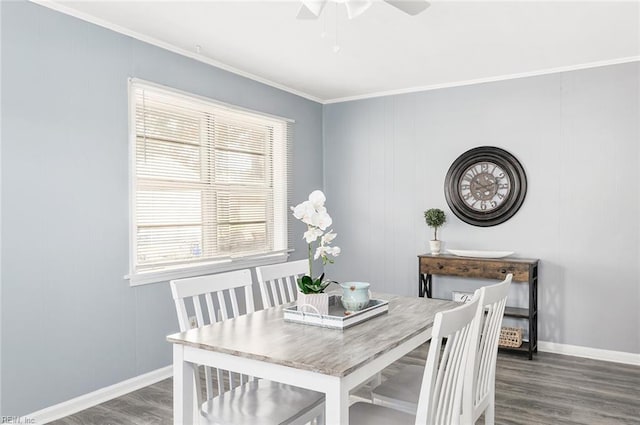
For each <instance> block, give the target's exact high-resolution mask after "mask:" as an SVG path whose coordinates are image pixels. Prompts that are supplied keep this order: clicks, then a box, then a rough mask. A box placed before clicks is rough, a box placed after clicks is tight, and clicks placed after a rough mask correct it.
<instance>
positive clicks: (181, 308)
mask: <svg viewBox="0 0 640 425" xmlns="http://www.w3.org/2000/svg"><path fill="white" fill-rule="evenodd" d="M170 286H171V292H172V295H173V298H174V301H175V305H176V311H177V313H178V323H179V325H180V331H182V332H184V331H187V330H189V329H190V327H191V326H190V323H189V315H190V314H195V317H196V320H197V324H198V326H205V325H208V324H210V323H216V322H218V321H220V320H227V319H230V318H232V317H238V316H240V314H241V313H242V311H241V310H240V304H241V303H240V302H239V300H238V294H237V289H239V288H241V289H242V290H243V292H242V296H243V298H244V299H243V301H244V306H245V312H247V313H252V312H253V311H254V303H253V291H252V289H251V286H252V280H251V272H250V271H249V270H240V271H235V272H229V273H220V274H216V275H208V276H199V277H193V278H187V279H178V280H172V281H171V282H170ZM186 301H189V302H190V308H189V306H188V305H187V302H186ZM190 311H191V313H190ZM213 369H215V368H210V367H205V368H204V370H205V381H206V392H207V399H211V398H213V397H215V396H216V395H220V394H223V393H224V392H226V391H228V390H230V389H232V388H234V387H236V386H237V385H240V384H241V383H243V382H246V380H247V379H248V378H244V379H243V378H242V377H238V375H237V374H235V375H234V374H232V373H231V372H228V373H227V371H222V370H220V369H216V370H215V372H214V370H213ZM194 373H195V374H196V379H197V381H196V382H199V372H198V367H197V366H195V367H194ZM214 376H215V378H216V379H215V380H216V381H217V385H214ZM225 381H226V383H228V386H227V385H225ZM215 387H217V393H215V392H214V388H215ZM197 396H198V401H199V402H202V395H201V394H197Z"/></svg>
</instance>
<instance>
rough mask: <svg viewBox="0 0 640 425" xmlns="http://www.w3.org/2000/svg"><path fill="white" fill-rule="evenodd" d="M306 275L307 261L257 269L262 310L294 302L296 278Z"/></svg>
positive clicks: (307, 270) (296, 290) (295, 297)
mask: <svg viewBox="0 0 640 425" xmlns="http://www.w3.org/2000/svg"><path fill="white" fill-rule="evenodd" d="M308 273H309V262H308V261H307V260H299V261H291V262H289V263H280V264H273V265H270V266H262V267H257V268H256V275H257V277H258V283H259V285H260V295H261V297H262V305H263V308H269V307H275V306H278V305H281V304H285V303H289V302H292V301H295V300H296V299H297V295H298V289H297V282H296V281H297V278H298V277H299V276H302V275H304V274H308Z"/></svg>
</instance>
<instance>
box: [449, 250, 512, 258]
mask: <svg viewBox="0 0 640 425" xmlns="http://www.w3.org/2000/svg"><path fill="white" fill-rule="evenodd" d="M447 252H448V253H450V254H453V255H457V256H458V257H471V258H504V257H508V256H509V255H513V254H514V252H513V251H471V250H468V249H447Z"/></svg>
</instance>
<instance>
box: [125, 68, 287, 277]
mask: <svg viewBox="0 0 640 425" xmlns="http://www.w3.org/2000/svg"><path fill="white" fill-rule="evenodd" d="M129 92H130V95H129V96H130V105H131V120H132V121H131V142H130V143H131V146H130V149H131V150H130V152H131V157H132V161H131V176H132V188H131V191H132V196H131V206H132V208H131V275H130V278H131V280H132V283H146V282H152V281H160V280H166V279H171V278H174V277H184V276H188V275H195V274H201V273H206V272H213V271H223V270H230V269H234V268H242V267H247V266H251V265H257V264H264V263H265V262H275V261H277V260H278V259H279V260H280V261H282V259H284V258H286V257H283V256H286V251H287V180H288V179H287V168H288V167H287V158H288V156H287V152H288V143H289V141H290V138H291V134H292V131H291V126H292V123H291V122H290V121H288V120H285V119H282V118H276V117H272V116H267V115H263V114H259V113H255V112H250V111H246V110H242V109H240V108H234V107H230V106H227V105H222V104H219V103H215V102H213V101H210V100H207V99H203V98H200V97H197V96H191V95H187V94H183V93H180V92H177V91H173V90H170V89H166V88H162V87H159V86H156V85H152V84H149V83H144V82H141V81H139V80H132V81H131V84H130V91H129ZM278 257H282V258H278ZM269 260H270V261H269Z"/></svg>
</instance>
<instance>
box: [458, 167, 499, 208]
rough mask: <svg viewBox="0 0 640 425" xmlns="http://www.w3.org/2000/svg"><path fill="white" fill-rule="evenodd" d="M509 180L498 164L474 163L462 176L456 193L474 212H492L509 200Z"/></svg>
mask: <svg viewBox="0 0 640 425" xmlns="http://www.w3.org/2000/svg"><path fill="white" fill-rule="evenodd" d="M510 189H511V180H510V179H509V175H508V174H507V173H506V172H505V170H504V169H503V168H501V167H500V166H499V165H498V164H495V163H493V162H489V161H482V162H476V163H475V164H472V165H471V166H469V167H468V168H467V169H465V170H464V173H463V174H462V179H461V180H460V183H459V184H458V191H459V193H460V195H461V196H462V199H463V200H464V202H465V203H466V204H467V205H468V206H469V207H470V208H472V209H474V210H476V211H492V210H495V209H496V208H498V207H500V205H502V203H503V202H504V201H505V200H506V199H508V198H509V192H510Z"/></svg>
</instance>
